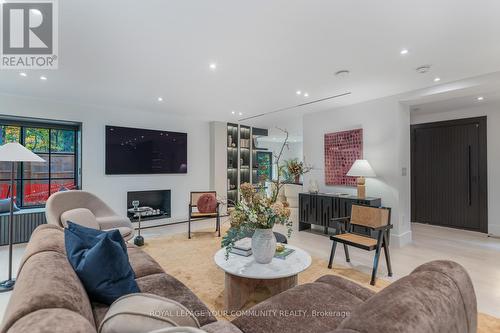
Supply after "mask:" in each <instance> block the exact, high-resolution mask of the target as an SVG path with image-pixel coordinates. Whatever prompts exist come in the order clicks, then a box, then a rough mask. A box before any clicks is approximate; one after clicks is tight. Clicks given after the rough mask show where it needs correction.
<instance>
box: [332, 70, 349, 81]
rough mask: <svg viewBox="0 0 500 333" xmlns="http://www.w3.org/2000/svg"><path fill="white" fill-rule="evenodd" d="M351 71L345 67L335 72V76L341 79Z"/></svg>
mask: <svg viewBox="0 0 500 333" xmlns="http://www.w3.org/2000/svg"><path fill="white" fill-rule="evenodd" d="M350 73H351V72H349V71H348V70H347V69H341V70H340V71H337V72H335V76H337V77H339V78H341V79H343V78H345V77H346V76H348V75H349V74H350Z"/></svg>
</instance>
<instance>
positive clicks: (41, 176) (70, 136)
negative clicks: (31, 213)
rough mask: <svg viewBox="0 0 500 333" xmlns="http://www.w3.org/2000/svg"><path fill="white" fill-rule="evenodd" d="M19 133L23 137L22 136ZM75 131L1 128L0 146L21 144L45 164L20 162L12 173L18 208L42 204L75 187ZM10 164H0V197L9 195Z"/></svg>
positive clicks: (3, 126)
mask: <svg viewBox="0 0 500 333" xmlns="http://www.w3.org/2000/svg"><path fill="white" fill-rule="evenodd" d="M21 134H22V136H21ZM75 134H76V129H75V130H67V129H53V128H42V127H40V128H35V127H20V126H9V125H0V144H1V145H3V144H5V143H8V142H20V143H21V144H23V145H24V146H25V147H26V148H28V149H30V150H31V151H33V152H35V153H37V154H38V155H39V156H40V157H42V158H43V159H44V160H45V161H46V163H22V164H21V165H20V166H19V167H18V168H17V169H16V170H15V176H14V177H15V179H16V184H15V188H14V194H15V195H16V196H17V191H16V190H17V189H20V190H22V195H19V196H18V197H17V203H18V205H20V206H38V205H43V204H45V201H46V200H47V199H48V197H49V196H50V194H52V193H55V192H58V191H60V190H62V189H75V188H77V179H76V177H77V176H76V173H75V170H76V165H77V156H76V150H75ZM9 179H10V164H9V163H8V162H0V198H6V197H8V196H9V191H10V182H9Z"/></svg>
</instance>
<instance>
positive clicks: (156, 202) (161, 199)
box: [127, 190, 171, 222]
mask: <svg viewBox="0 0 500 333" xmlns="http://www.w3.org/2000/svg"><path fill="white" fill-rule="evenodd" d="M134 201H138V202H139V207H141V208H143V209H141V212H140V213H136V212H134V205H133V202H134ZM138 214H141V221H146V220H154V219H163V218H167V217H170V216H171V215H170V214H171V212H170V190H152V191H133V192H127V216H128V217H129V218H130V220H131V221H132V222H135V221H138V220H139V215H138Z"/></svg>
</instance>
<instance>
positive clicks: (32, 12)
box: [30, 9, 42, 16]
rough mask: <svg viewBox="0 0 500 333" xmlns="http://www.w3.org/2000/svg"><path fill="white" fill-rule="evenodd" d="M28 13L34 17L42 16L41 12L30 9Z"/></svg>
mask: <svg viewBox="0 0 500 333" xmlns="http://www.w3.org/2000/svg"><path fill="white" fill-rule="evenodd" d="M30 13H31V14H34V15H39V16H41V15H42V12H41V11H40V10H38V9H30Z"/></svg>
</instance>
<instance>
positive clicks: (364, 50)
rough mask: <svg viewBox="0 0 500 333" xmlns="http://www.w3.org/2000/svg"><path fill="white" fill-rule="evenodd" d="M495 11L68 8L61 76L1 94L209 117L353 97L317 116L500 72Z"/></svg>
mask: <svg viewBox="0 0 500 333" xmlns="http://www.w3.org/2000/svg"><path fill="white" fill-rule="evenodd" d="M499 14H500V1H497V0H474V1H472V0H439V1H436V0H406V1H401V0H377V1H373V0H364V1H362V0H337V1H331V0H323V1H320V0H302V1H292V0H280V1H277V0H252V1H248V0H246V1H244V0H223V1H222V0H221V1H219V0H214V1H205V0H198V1H194V0H192V1H189V0H170V1H164V0H148V1H137V0H135V1H128V0H106V1H102V0H86V1H82V0H63V1H59V15H60V27H59V36H60V41H59V50H60V52H59V53H60V55H59V59H60V60H59V69H58V70H54V71H44V72H43V75H46V76H47V77H48V80H47V81H44V82H42V81H40V80H39V79H38V77H39V76H40V75H41V74H42V71H36V72H33V71H29V72H28V77H26V78H23V77H20V76H19V75H18V72H15V71H14V72H13V71H1V72H0V92H3V93H9V94H17V95H27V96H33V97H40V98H49V99H56V100H62V101H69V102H76V103H89V104H98V105H111V106H119V107H125V108H130V109H139V110H146V109H148V110H156V111H157V112H170V113H177V114H183V115H190V116H194V117H198V118H204V119H212V120H231V119H232V120H234V119H237V118H239V117H238V115H237V114H238V112H242V113H243V116H244V117H246V116H250V115H254V114H260V113H265V112H268V111H272V110H275V109H279V108H283V107H288V106H292V105H296V104H299V103H303V102H305V101H306V100H315V99H320V98H324V97H327V96H331V95H334V94H339V93H343V92H352V94H351V95H349V96H347V97H342V98H339V99H337V100H334V101H328V102H322V103H318V104H316V105H314V106H310V107H306V108H305V109H307V110H309V111H316V110H322V109H326V108H331V107H333V106H337V105H346V104H352V103H356V102H360V101H364V100H368V99H373V98H377V97H382V96H387V95H392V94H397V93H401V92H406V91H410V90H414V89H419V88H424V87H429V86H432V85H435V83H434V82H433V78H434V77H435V76H439V77H440V78H441V82H440V84H441V83H446V82H451V81H455V80H459V79H462V78H466V77H471V76H475V75H481V74H485V73H490V72H495V71H499V70H500V42H499V36H500V19H499ZM402 48H408V50H409V54H407V55H405V56H401V55H400V54H399V52H400V50H401V49H402ZM211 62H216V63H217V65H218V68H217V70H216V71H211V70H210V69H209V64H210V63H211ZM425 64H430V65H432V69H431V71H430V72H429V73H427V74H417V73H416V72H415V68H417V67H418V66H420V65H425ZM341 69H349V70H350V71H351V75H350V76H348V77H347V78H344V79H339V78H337V77H335V76H334V73H335V72H336V71H338V70H341ZM297 89H300V90H302V91H307V92H308V93H309V95H310V97H309V98H308V99H305V98H304V97H302V96H297V95H296V94H295V91H296V90H297ZM158 96H161V97H163V99H164V102H162V103H159V102H158V101H157V97H158ZM231 110H235V111H236V115H235V116H233V115H231ZM294 112H296V111H285V112H283V114H282V115H281V116H280V117H283V116H286V115H287V114H292V113H294Z"/></svg>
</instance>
